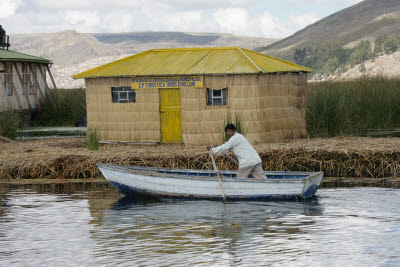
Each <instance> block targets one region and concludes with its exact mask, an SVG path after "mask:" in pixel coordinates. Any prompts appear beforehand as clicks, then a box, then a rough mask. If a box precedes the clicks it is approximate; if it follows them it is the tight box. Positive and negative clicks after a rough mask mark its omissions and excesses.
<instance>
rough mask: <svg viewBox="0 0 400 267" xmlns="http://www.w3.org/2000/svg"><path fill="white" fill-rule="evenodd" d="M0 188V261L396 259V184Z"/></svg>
mask: <svg viewBox="0 0 400 267" xmlns="http://www.w3.org/2000/svg"><path fill="white" fill-rule="evenodd" d="M0 196H1V206H0V265H1V266H3V265H4V266H12V265H17V266H39V265H40V266H53V265H56V264H58V265H61V266H82V265H83V266H87V265H89V266H110V265H117V264H121V265H129V266H147V265H151V266H153V265H156V266H170V265H173V266H188V265H189V266H190V265H196V266H280V265H296V266H321V265H329V266H340V265H346V266H360V265H399V264H400V252H399V249H398V247H399V245H400V244H399V240H400V210H399V208H398V207H399V205H400V190H394V189H383V188H351V189H349V188H346V189H323V190H321V191H318V196H316V197H315V198H313V199H310V200H308V201H304V202H283V201H281V202H278V201H274V202H273V201H265V202H262V201H260V202H243V201H238V202H229V203H228V204H223V203H221V202H218V201H187V200H168V199H163V200H155V199H143V198H129V197H128V198H121V197H120V195H119V194H118V193H117V192H116V191H115V190H113V189H112V188H111V187H110V186H109V185H108V184H92V185H90V184H89V185H88V184H85V183H83V184H79V183H77V184H74V185H71V184H68V185H66V184H63V185H57V184H51V185H24V186H21V185H18V186H15V185H14V186H1V187H0Z"/></svg>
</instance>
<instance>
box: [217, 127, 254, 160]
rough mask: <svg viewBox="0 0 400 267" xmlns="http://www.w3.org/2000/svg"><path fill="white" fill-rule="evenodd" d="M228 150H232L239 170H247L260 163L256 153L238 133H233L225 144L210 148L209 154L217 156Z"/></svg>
mask: <svg viewBox="0 0 400 267" xmlns="http://www.w3.org/2000/svg"><path fill="white" fill-rule="evenodd" d="M229 149H232V150H233V153H235V156H236V157H237V158H238V160H239V168H247V167H250V166H254V165H256V164H258V163H260V162H261V158H260V156H259V155H258V153H257V151H256V150H255V149H254V148H253V147H252V146H251V145H250V143H249V142H248V141H247V140H246V138H244V136H243V135H241V134H240V133H235V134H234V135H233V136H232V137H231V138H230V139H229V140H228V142H226V143H225V144H223V145H220V146H217V147H214V148H211V152H212V153H213V154H219V153H222V152H224V151H225V150H229Z"/></svg>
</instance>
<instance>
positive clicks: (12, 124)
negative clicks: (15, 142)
mask: <svg viewBox="0 0 400 267" xmlns="http://www.w3.org/2000/svg"><path fill="white" fill-rule="evenodd" d="M22 127H23V113H22V112H19V111H12V112H10V111H2V112H0V136H3V137H7V138H10V139H15V138H16V137H17V130H18V129H19V128H22Z"/></svg>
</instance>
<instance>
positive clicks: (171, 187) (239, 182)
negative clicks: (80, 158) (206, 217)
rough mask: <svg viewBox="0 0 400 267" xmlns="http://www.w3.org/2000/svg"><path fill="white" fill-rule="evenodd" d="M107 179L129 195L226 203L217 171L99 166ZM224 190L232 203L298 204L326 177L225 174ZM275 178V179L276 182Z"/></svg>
mask: <svg viewBox="0 0 400 267" xmlns="http://www.w3.org/2000/svg"><path fill="white" fill-rule="evenodd" d="M97 166H98V167H99V169H100V171H101V172H102V173H103V175H104V177H105V178H106V179H107V180H108V181H109V182H110V183H111V184H112V185H113V186H114V187H115V188H116V189H118V190H119V191H121V192H122V193H124V194H125V195H146V196H153V197H173V198H188V199H214V200H219V199H222V194H221V188H220V185H219V182H218V179H217V178H216V176H215V172H213V171H204V170H173V169H156V168H144V167H133V166H118V165H111V164H97ZM221 173H222V175H223V176H225V177H224V178H223V179H222V186H223V190H224V193H225V195H226V198H227V199H228V200H272V199H285V200H298V199H302V198H307V197H311V196H313V195H314V194H315V193H316V191H317V190H318V187H319V184H320V182H321V180H322V176H323V173H321V172H319V173H296V172H265V173H266V175H267V176H268V177H271V179H254V178H247V179H241V178H234V177H235V176H236V172H233V171H222V172H221ZM272 177H273V178H272Z"/></svg>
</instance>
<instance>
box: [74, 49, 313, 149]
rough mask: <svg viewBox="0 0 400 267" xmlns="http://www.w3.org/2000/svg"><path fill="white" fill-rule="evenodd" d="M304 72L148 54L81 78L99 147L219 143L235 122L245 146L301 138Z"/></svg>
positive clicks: (254, 62)
mask: <svg viewBox="0 0 400 267" xmlns="http://www.w3.org/2000/svg"><path fill="white" fill-rule="evenodd" d="M310 71H311V70H310V69H308V68H305V67H302V66H299V65H296V64H293V63H290V62H286V61H283V60H280V59H276V58H273V57H269V56H266V55H263V54H259V53H256V52H253V51H251V50H247V49H243V48H239V47H207V48H179V49H177V48H174V49H152V50H149V51H146V52H142V53H139V54H136V55H133V56H130V57H127V58H124V59H121V60H117V61H115V62H112V63H109V64H106V65H103V66H100V67H97V68H94V69H91V70H88V71H86V72H82V73H79V74H76V75H74V76H73V78H75V79H77V78H85V82H86V101H87V119H88V127H89V128H96V129H97V130H98V131H99V132H100V138H101V139H102V140H104V141H130V142H162V143H185V144H203V145H205V144H218V143H221V134H222V133H223V129H224V123H225V122H226V120H227V118H228V117H229V116H230V117H231V118H234V117H235V116H236V115H237V116H240V117H241V120H242V122H243V125H244V129H245V132H246V138H247V139H248V140H249V141H250V142H251V143H253V144H255V143H264V142H269V141H273V140H282V139H288V138H289V139H290V138H301V137H306V136H307V132H306V123H305V96H306V88H307V73H308V72H310Z"/></svg>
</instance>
